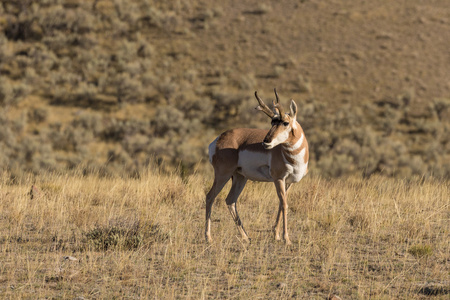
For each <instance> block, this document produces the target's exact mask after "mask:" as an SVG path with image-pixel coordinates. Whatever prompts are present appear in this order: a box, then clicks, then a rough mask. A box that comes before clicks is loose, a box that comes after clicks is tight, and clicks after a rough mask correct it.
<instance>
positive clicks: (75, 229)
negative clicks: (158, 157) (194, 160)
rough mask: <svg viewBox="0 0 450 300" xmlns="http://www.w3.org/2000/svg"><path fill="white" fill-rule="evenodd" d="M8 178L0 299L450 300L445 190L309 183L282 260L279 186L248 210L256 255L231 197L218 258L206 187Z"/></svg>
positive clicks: (419, 184) (158, 176) (206, 177)
mask: <svg viewBox="0 0 450 300" xmlns="http://www.w3.org/2000/svg"><path fill="white" fill-rule="evenodd" d="M0 177H1V179H0V238H1V240H0V261H1V264H0V298H6V299H21V298H25V299H44V298H45V299H67V298H68V299H113V298H121V299H137V298H142V299H146V298H151V299H172V298H183V299H184V298H187V299H206V298H208V299H211V298H213V299H215V298H237V299H284V298H297V299H328V298H331V297H332V296H333V295H337V296H339V297H340V298H341V299H425V298H428V297H432V298H435V299H448V297H449V293H450V245H449V241H450V238H449V233H450V226H449V219H450V208H449V205H450V200H449V199H450V184H449V182H448V181H439V180H433V179H415V180H414V179H412V180H400V179H390V178H385V177H377V176H373V177H371V178H369V179H359V178H356V177H353V178H348V179H330V180H325V179H323V178H321V177H313V176H309V177H306V178H305V179H304V180H303V181H301V182H300V183H298V184H296V185H294V186H293V187H292V189H291V192H290V197H289V215H288V219H289V231H290V236H291V239H292V242H293V245H292V246H290V247H286V246H285V245H284V243H283V242H277V241H275V240H274V239H273V236H272V233H271V230H270V229H271V226H272V224H273V223H274V219H275V213H276V209H277V207H278V204H277V201H278V200H277V199H276V195H275V189H274V187H273V185H272V184H270V183H249V184H248V185H247V187H246V189H245V190H244V192H243V194H242V195H241V197H240V199H239V202H238V204H239V208H240V210H239V212H240V215H241V218H242V220H243V222H244V225H245V226H246V229H247V231H248V233H249V235H250V237H251V238H252V242H251V244H246V243H242V242H241V241H240V239H239V235H238V232H237V230H236V228H235V227H234V223H233V221H232V219H231V217H230V215H229V213H228V210H227V208H226V205H225V203H224V198H225V196H226V191H227V187H228V185H227V187H226V188H225V189H224V191H223V192H222V193H221V194H220V195H219V197H218V198H217V200H216V203H215V205H214V207H213V213H212V220H213V223H212V236H213V239H214V241H213V243H211V244H209V245H208V244H206V243H205V240H204V214H205V211H204V209H205V199H204V198H205V193H206V192H207V191H208V189H209V187H210V185H211V183H212V178H211V176H210V174H208V173H204V174H203V173H199V172H194V174H193V175H190V176H188V177H185V178H182V177H180V176H178V175H177V174H176V173H173V174H162V173H161V172H159V171H158V169H157V168H154V167H153V168H149V169H148V170H147V171H146V172H145V174H142V175H141V176H140V178H138V179H132V178H105V177H103V178H102V177H100V176H96V175H89V176H87V177H84V176H83V175H82V174H76V173H75V174H71V175H67V174H66V175H61V174H47V175H40V176H29V177H23V178H18V179H14V178H11V176H10V174H9V173H6V172H5V173H3V174H2V175H1V176H0ZM32 186H33V188H32ZM31 189H32V190H33V192H31V193H30V190H31Z"/></svg>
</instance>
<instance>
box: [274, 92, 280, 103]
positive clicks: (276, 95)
mask: <svg viewBox="0 0 450 300" xmlns="http://www.w3.org/2000/svg"><path fill="white" fill-rule="evenodd" d="M273 91H274V92H275V97H276V98H277V103H280V99H279V98H278V93H277V88H273Z"/></svg>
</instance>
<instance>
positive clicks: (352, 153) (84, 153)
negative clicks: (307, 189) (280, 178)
mask: <svg viewBox="0 0 450 300" xmlns="http://www.w3.org/2000/svg"><path fill="white" fill-rule="evenodd" d="M0 3H1V5H0V76H1V80H0V104H1V106H2V110H1V112H0V119H1V122H0V127H1V128H0V132H1V134H0V149H1V150H0V166H1V167H2V168H9V169H11V170H13V171H14V170H15V171H17V172H21V171H23V170H30V171H33V172H39V171H40V170H42V169H50V170H65V169H67V168H69V169H71V168H75V167H76V166H79V165H84V166H85V169H86V172H89V170H90V169H98V168H100V169H101V170H102V172H105V173H107V174H136V172H139V171H140V170H141V169H142V168H143V167H145V166H146V165H147V164H148V163H149V162H150V161H152V160H154V159H157V160H158V161H160V162H162V161H166V162H167V163H168V164H169V165H171V164H172V165H179V166H181V167H182V168H183V169H186V170H187V169H188V168H190V167H191V166H193V165H194V164H196V163H198V162H199V161H200V160H201V159H203V162H205V161H206V160H205V157H206V149H207V145H208V143H209V142H210V141H211V140H213V139H214V137H215V136H216V135H217V134H218V133H219V132H220V131H222V130H224V129H226V128H230V127H236V126H247V127H261V128H268V127H269V124H268V122H267V120H266V119H265V118H264V116H263V115H262V114H261V115H258V114H255V112H254V110H253V108H254V106H255V100H254V99H253V98H252V97H253V92H254V91H255V90H258V91H259V92H260V94H261V95H262V97H263V98H264V99H266V100H270V99H272V98H273V94H272V89H273V88H274V87H277V89H278V91H279V94H280V96H281V98H282V100H283V101H287V100H288V99H289V98H294V99H295V100H296V101H297V103H298V104H299V108H300V116H299V121H300V122H301V124H302V126H303V127H304V129H305V132H306V134H307V138H308V140H309V142H310V146H311V159H312V163H311V165H312V172H317V173H321V174H324V175H328V176H339V175H346V174H351V173H363V174H365V175H370V174H373V173H383V174H386V175H394V176H402V177H408V176H411V175H423V174H432V175H434V176H438V177H447V178H448V177H449V175H450V141H449V140H450V138H449V137H450V74H449V71H448V67H449V66H450V51H448V48H449V41H450V8H449V7H448V3H447V1H446V0H434V1H420V0H412V1H404V2H397V1H396V2H392V1H387V0H378V1H370V2H368V1H358V2H357V3H349V2H348V1H344V0H335V1H328V2H327V3H324V2H321V1H312V0H311V1H285V0H283V1H279V2H277V3H273V2H271V1H245V2H242V1H235V0H227V1H221V2H220V3H217V2H215V1H189V3H182V2H179V1H168V2H165V1H151V0H148V1H144V0H142V1H125V0H115V1H102V0H98V1H97V0H95V1H94V0H92V1H90V0H85V1H74V0H46V1H40V2H39V3H35V2H34V1H29V0H22V1H12V0H2V1H0ZM201 165H202V163H201Z"/></svg>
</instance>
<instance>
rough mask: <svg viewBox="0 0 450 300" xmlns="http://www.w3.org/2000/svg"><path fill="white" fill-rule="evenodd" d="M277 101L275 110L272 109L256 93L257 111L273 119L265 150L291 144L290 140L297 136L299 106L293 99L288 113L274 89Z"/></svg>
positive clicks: (274, 103)
mask: <svg viewBox="0 0 450 300" xmlns="http://www.w3.org/2000/svg"><path fill="white" fill-rule="evenodd" d="M274 92H275V97H276V101H273V102H272V104H273V108H272V109H270V108H269V107H268V106H267V105H266V104H265V103H264V102H263V101H262V100H261V98H260V97H259V96H258V93H257V92H255V97H256V100H258V103H259V105H258V106H257V107H256V109H258V110H260V111H262V112H263V113H265V114H266V115H267V116H269V117H270V118H271V119H272V122H271V124H272V128H270V130H269V132H268V133H267V135H266V137H265V138H264V141H263V143H262V144H263V146H264V148H265V149H272V148H274V147H275V146H277V145H280V144H289V142H290V140H292V138H293V137H294V136H295V130H296V129H297V104H295V102H294V100H292V99H291V104H290V111H289V113H286V112H285V110H284V108H283V106H282V105H281V103H280V101H279V98H278V94H277V90H276V89H274Z"/></svg>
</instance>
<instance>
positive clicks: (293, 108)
mask: <svg viewBox="0 0 450 300" xmlns="http://www.w3.org/2000/svg"><path fill="white" fill-rule="evenodd" d="M290 108H291V118H293V119H297V104H295V102H294V100H293V99H291V107H290Z"/></svg>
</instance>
